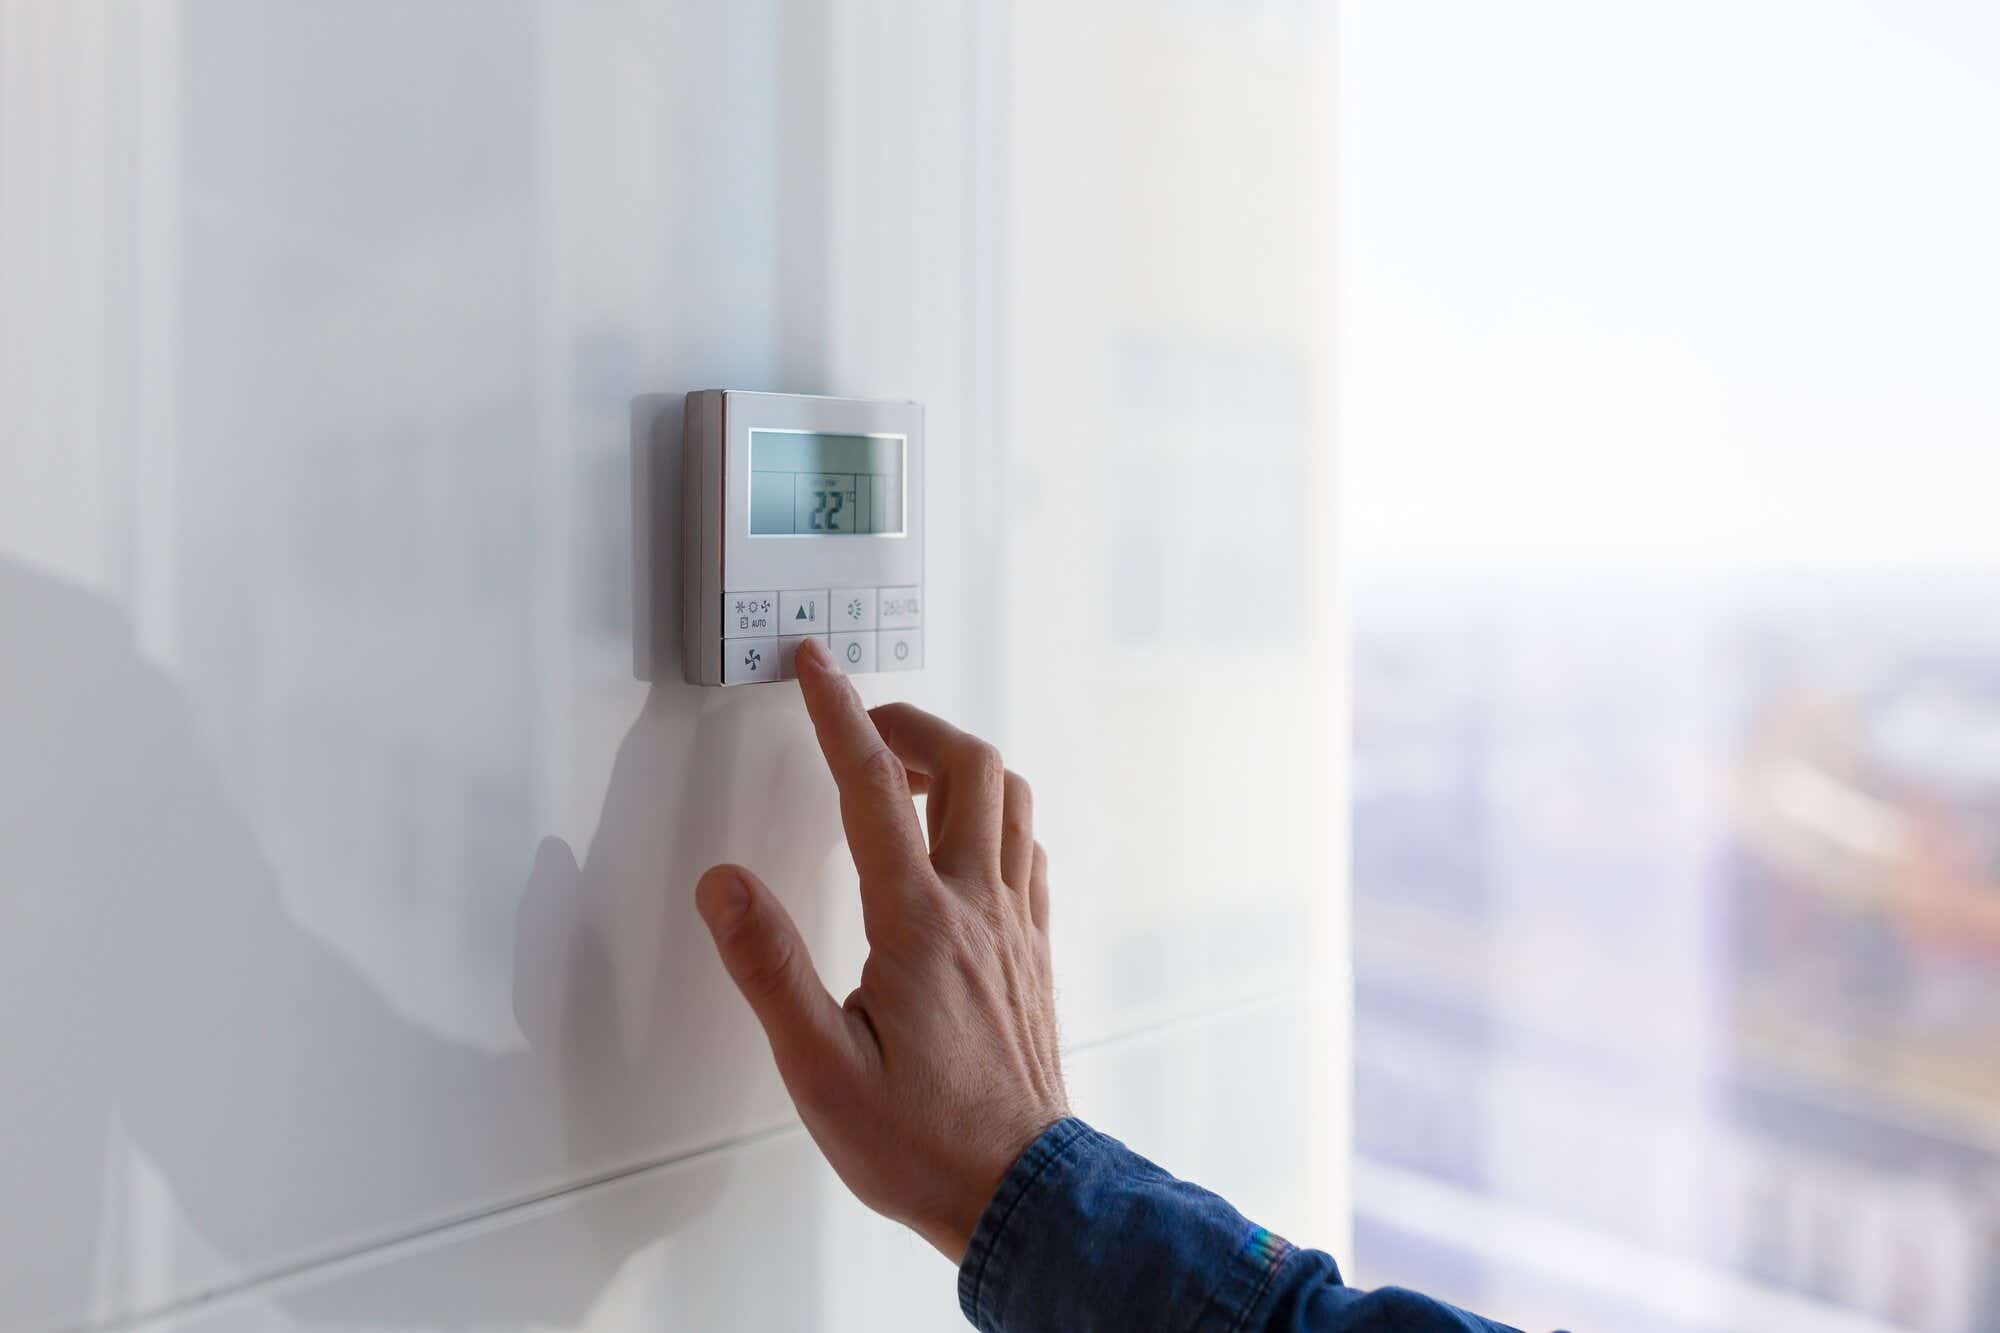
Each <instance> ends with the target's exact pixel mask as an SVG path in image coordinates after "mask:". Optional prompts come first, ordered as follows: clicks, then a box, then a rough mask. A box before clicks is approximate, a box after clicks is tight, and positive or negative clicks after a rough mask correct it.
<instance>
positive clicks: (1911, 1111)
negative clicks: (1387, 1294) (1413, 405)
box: [1354, 575, 2000, 1333]
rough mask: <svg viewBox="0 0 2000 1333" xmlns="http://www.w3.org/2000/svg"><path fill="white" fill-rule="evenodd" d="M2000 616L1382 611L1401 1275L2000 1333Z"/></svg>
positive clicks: (1374, 1010)
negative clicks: (1998, 1330) (1850, 1315)
mask: <svg viewBox="0 0 2000 1333" xmlns="http://www.w3.org/2000/svg"><path fill="white" fill-rule="evenodd" d="M1982 587H1990V580H1980V579H1977V578H1972V577H1966V578H1955V577H1946V576H1939V575H1930V576H1923V577H1917V576H1912V577H1908V578H1892V577H1867V576H1853V577H1846V578H1841V577H1832V576H1826V577H1812V578H1803V577H1801V578H1790V579H1778V578H1774V579H1770V580H1766V581H1763V582H1743V583H1738V584H1733V585H1723V584H1718V583H1692V582H1686V583H1681V584H1679V585H1677V586H1676V585H1671V584H1662V583H1658V582H1654V583H1650V584H1645V585H1640V586H1616V585H1609V584H1599V585H1597V586H1591V585H1590V584H1588V583H1583V582H1572V583H1568V584H1559V585H1553V586H1543V587H1531V586H1523V581H1519V580H1517V581H1514V582H1512V583H1509V584H1502V583H1499V582H1497V581H1493V580H1487V581H1483V582H1481V581H1470V580H1468V581H1464V582H1459V583H1451V582H1449V581H1447V580H1443V579H1438V580H1435V581H1433V583H1432V586H1431V587H1429V588H1426V589H1424V590H1421V591H1419V590H1415V589H1412V588H1409V587H1399V588H1385V589H1379V590H1373V591H1371V590H1368V589H1363V590H1362V591H1361V592H1360V593H1359V594H1358V596H1357V607H1356V641H1355V693H1354V735H1355V769H1354V830H1355V834H1354V839H1355V841H1354V884H1355V905H1354V912H1355V936H1356V940H1357V959H1356V963H1357V977H1356V991H1357V993H1356V1008H1357V1011H1356V1026H1357V1044H1358V1056H1359V1063H1358V1068H1357V1074H1356V1087H1357V1093H1358V1103H1357V1145H1356V1148H1357V1156H1358V1158H1359V1159H1360V1165H1359V1171H1358V1174H1357V1188H1356V1196H1357V1210H1358V1217H1357V1232H1358V1234H1357V1262H1358V1263H1360V1264H1362V1265H1364V1266H1365V1267H1366V1268H1367V1270H1368V1275H1369V1278H1370V1280H1397V1281H1405V1282H1409V1283H1411V1284H1417V1285H1427V1286H1431V1287H1441V1288H1445V1289H1447V1290H1449V1291H1450V1294H1452V1295H1454V1296H1457V1297H1458V1298H1459V1299H1461V1300H1462V1301H1464V1302H1465V1303H1466V1304H1468V1305H1471V1306H1473V1307H1474V1308H1478V1309H1482V1310H1491V1311H1492V1312H1493V1313H1495V1314H1496V1315H1498V1316H1500V1317H1502V1318H1511V1319H1516V1320H1520V1321H1525V1322H1526V1326H1528V1327H1555V1326H1568V1325H1574V1326H1577V1327H1605V1328H1612V1327H1616V1328H1620V1329H1627V1330H1633V1329H1662V1330H1666V1329H1677V1330H1678V1329H1717V1330H1720V1329H1731V1328H1761V1329H1769V1328H1778V1327H1797V1328H1802V1329H1803V1328H1819V1327H1841V1326H1843V1325H1841V1324H1839V1323H1837V1322H1834V1313H1835V1312H1836V1311H1841V1312H1852V1313H1854V1314H1857V1315H1859V1316H1862V1317H1863V1318H1864V1319H1865V1320H1867V1321H1868V1322H1859V1321H1857V1322H1854V1323H1853V1324H1852V1325H1851V1326H1852V1327H1854V1328H1878V1327H1879V1328H1908V1329H1923V1330H1940V1331H1941V1333H1942V1331H1945V1330H1950V1331H1951V1333H1958V1331H1960V1330H1991V1329H1995V1328H2000V1059H1996V1052H2000V617H1994V616H1990V615H1987V616H1981V615H1977V614H1970V615H1969V614H1968V613H1967V612H1968V609H1969V608H1974V607H1978V606H1980V605H1982V604H1983V603H1982V601H1981V599H1980V597H1979V593H1980V590H1981V588H1982ZM1690 1284H1692V1285H1693V1287H1694V1288H1695V1289H1694V1290H1690ZM1586 1314H1588V1315H1589V1316H1590V1317H1588V1318H1586V1317H1585V1316H1586Z"/></svg>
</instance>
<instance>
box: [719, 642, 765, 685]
mask: <svg viewBox="0 0 2000 1333" xmlns="http://www.w3.org/2000/svg"><path fill="white" fill-rule="evenodd" d="M778 667H779V662H778V641H777V640H776V639H724V640H723V641H722V683H723V684H724V685H750V684H754V683H756V682H759V681H766V680H777V679H778V678H779V676H778Z"/></svg>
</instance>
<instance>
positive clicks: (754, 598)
mask: <svg viewBox="0 0 2000 1333" xmlns="http://www.w3.org/2000/svg"><path fill="white" fill-rule="evenodd" d="M777 623H778V594H776V593H775V592H726V593H724V594H722V637H723V638H725V639H758V638H768V637H769V636H771V635H773V634H776V633H777V632H778V631H777V629H776V628H775V626H776V625H777Z"/></svg>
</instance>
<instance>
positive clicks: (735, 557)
mask: <svg viewBox="0 0 2000 1333" xmlns="http://www.w3.org/2000/svg"><path fill="white" fill-rule="evenodd" d="M683 430H684V436H683V440H682V447H681V469H682V472H681V577H682V598H681V641H682V642H681V648H682V652H681V660H682V663H683V664H684V665H683V674H684V675H685V676H686V677H687V679H688V681H689V682H690V683H692V684H696V685H751V684H757V683H759V682H763V681H774V680H784V679H786V678H788V677H789V676H790V675H791V674H792V654H793V652H794V651H796V649H797V648H798V645H799V641H800V640H802V639H805V638H808V637H813V638H818V639H819V640H820V641H821V642H822V643H824V644H825V645H826V646H827V648H829V649H830V650H831V651H832V653H833V658H834V661H836V662H837V663H839V664H840V665H841V666H842V667H844V668H845V669H846V670H848V671H850V672H861V671H914V670H916V669H917V668H919V667H921V666H923V664H924V410H923V407H922V405H920V404H918V403H888V402H868V401H863V400H860V399H854V398H814V397H808V396H805V395H802V394H788V393H746V392H739V391H737V390H733V389H705V390H702V391H701V392H698V393H691V394H689V395H688V396H687V413H686V416H685V418H684V427H683Z"/></svg>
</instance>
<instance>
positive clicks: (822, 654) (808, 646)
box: [798, 638, 833, 671]
mask: <svg viewBox="0 0 2000 1333" xmlns="http://www.w3.org/2000/svg"><path fill="white" fill-rule="evenodd" d="M807 663H811V664H812V667H813V669H814V670H815V671H824V670H826V669H827V667H829V666H831V665H832V664H833V654H831V653H829V652H827V650H826V645H825V644H823V643H821V642H820V641H819V640H818V639H810V638H809V639H800V640H799V647H798V665H800V666H804V665H806V664H807Z"/></svg>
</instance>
